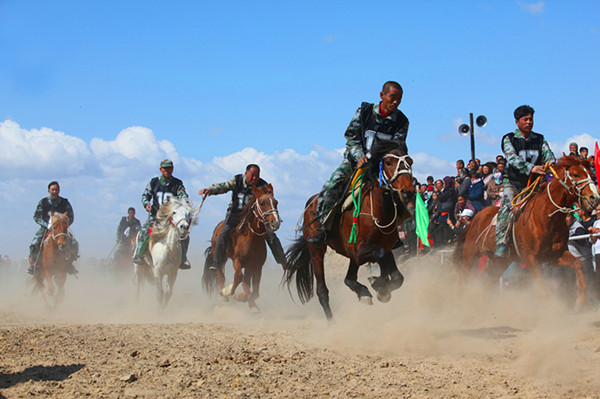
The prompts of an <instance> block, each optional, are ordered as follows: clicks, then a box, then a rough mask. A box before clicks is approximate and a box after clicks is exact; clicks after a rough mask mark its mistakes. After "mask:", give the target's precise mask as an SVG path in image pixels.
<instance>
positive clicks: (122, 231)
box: [115, 207, 142, 259]
mask: <svg viewBox="0 0 600 399" xmlns="http://www.w3.org/2000/svg"><path fill="white" fill-rule="evenodd" d="M141 227H142V224H141V223H140V220H139V219H138V218H136V217H135V208H133V207H131V208H129V209H128V210H127V216H123V217H122V218H121V221H120V222H119V227H117V245H118V248H117V251H116V255H115V259H118V258H119V255H120V254H125V253H128V254H129V257H131V252H130V251H131V241H132V240H131V238H132V237H135V235H136V234H137V232H138V231H139V230H140V229H141Z"/></svg>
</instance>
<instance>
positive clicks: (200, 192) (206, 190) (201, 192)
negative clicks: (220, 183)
mask: <svg viewBox="0 0 600 399" xmlns="http://www.w3.org/2000/svg"><path fill="white" fill-rule="evenodd" d="M198 194H200V195H204V194H210V193H209V192H208V188H203V189H202V190H200V191H198Z"/></svg>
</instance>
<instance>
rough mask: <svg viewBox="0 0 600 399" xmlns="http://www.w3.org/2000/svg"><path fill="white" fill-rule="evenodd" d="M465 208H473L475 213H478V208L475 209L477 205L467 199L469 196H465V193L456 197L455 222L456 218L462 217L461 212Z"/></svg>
mask: <svg viewBox="0 0 600 399" xmlns="http://www.w3.org/2000/svg"><path fill="white" fill-rule="evenodd" d="M465 209H470V210H472V211H473V214H476V213H477V210H476V209H475V207H474V206H473V204H472V203H471V201H469V200H468V199H467V197H465V196H463V195H459V196H458V198H457V199H456V205H455V206H454V221H455V222H454V223H456V220H458V219H459V218H460V214H461V213H462V211H464V210H465Z"/></svg>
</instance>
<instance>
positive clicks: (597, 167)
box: [594, 141, 600, 183]
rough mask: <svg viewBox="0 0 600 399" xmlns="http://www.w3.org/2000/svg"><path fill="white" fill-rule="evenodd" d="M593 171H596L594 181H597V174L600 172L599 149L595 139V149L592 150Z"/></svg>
mask: <svg viewBox="0 0 600 399" xmlns="http://www.w3.org/2000/svg"><path fill="white" fill-rule="evenodd" d="M594 172H596V183H598V174H600V149H598V142H597V141H596V149H595V150H594Z"/></svg>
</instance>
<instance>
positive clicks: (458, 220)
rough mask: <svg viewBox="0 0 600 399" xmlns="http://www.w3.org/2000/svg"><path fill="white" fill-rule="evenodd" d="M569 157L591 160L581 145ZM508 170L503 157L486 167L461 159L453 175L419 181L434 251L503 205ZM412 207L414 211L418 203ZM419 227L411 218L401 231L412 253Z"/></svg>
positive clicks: (479, 162)
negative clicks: (488, 208)
mask: <svg viewBox="0 0 600 399" xmlns="http://www.w3.org/2000/svg"><path fill="white" fill-rule="evenodd" d="M569 155H576V156H581V157H588V155H589V151H588V149H587V148H586V147H581V148H579V146H578V145H577V143H570V145H569ZM592 164H593V162H592ZM505 167H506V159H505V158H504V156H503V155H498V156H496V159H494V160H491V161H487V162H485V163H483V164H482V163H481V161H480V160H479V159H478V158H475V159H472V160H469V162H468V163H467V164H466V165H465V162H464V161H463V160H462V159H459V160H457V161H456V174H455V175H453V176H446V177H444V178H443V179H438V180H436V179H435V178H434V177H433V176H427V179H426V182H425V183H420V182H418V181H416V180H415V185H416V188H417V191H418V193H419V195H420V196H421V198H422V199H423V202H424V203H425V205H426V206H427V211H428V214H429V230H428V232H429V243H430V245H431V247H432V248H441V247H444V246H448V245H449V244H451V243H452V242H453V241H454V240H455V239H456V237H457V236H458V234H459V233H460V231H461V230H462V229H464V228H465V227H466V226H467V225H469V223H470V222H471V220H473V217H474V216H475V215H476V214H477V212H479V211H481V210H482V209H483V208H485V207H486V206H489V205H497V206H499V205H500V200H501V198H502V178H503V174H504V170H505ZM410 208H411V212H413V211H412V209H414V204H413V205H411V207H410ZM415 227H416V226H415V223H414V219H413V218H411V219H409V220H408V221H406V222H405V223H404V225H403V226H401V228H400V232H401V237H403V238H404V239H405V240H406V241H408V242H407V249H408V250H409V251H410V252H411V253H414V251H415V250H416V248H417V236H416V234H414V230H415ZM599 227H600V226H599ZM599 250H600V246H599ZM599 252H600V251H599Z"/></svg>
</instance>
